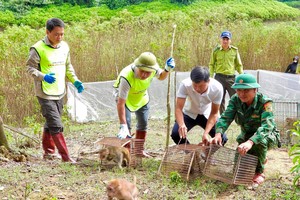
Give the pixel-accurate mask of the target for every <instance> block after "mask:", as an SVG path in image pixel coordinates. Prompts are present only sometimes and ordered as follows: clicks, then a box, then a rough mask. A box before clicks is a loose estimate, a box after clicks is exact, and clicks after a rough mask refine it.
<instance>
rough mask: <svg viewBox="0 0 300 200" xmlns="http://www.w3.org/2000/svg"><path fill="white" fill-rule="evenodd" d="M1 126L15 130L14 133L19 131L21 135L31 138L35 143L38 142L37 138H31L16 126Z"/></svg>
mask: <svg viewBox="0 0 300 200" xmlns="http://www.w3.org/2000/svg"><path fill="white" fill-rule="evenodd" d="M3 127H4V128H6V129H9V130H11V131H14V132H16V133H19V134H20V135H23V136H25V137H28V138H30V139H32V140H33V141H34V142H36V143H37V144H39V143H40V142H39V141H38V140H37V139H35V138H33V137H31V136H29V135H27V134H26V133H23V132H22V131H20V130H19V129H17V128H14V127H11V126H9V125H6V124H3Z"/></svg>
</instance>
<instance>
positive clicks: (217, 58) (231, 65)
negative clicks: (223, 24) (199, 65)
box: [209, 31, 243, 114]
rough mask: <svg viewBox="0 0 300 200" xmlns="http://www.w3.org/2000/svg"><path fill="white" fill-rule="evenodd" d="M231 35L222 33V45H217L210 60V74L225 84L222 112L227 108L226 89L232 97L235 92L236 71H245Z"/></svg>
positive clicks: (227, 32) (226, 32) (225, 32)
mask: <svg viewBox="0 0 300 200" xmlns="http://www.w3.org/2000/svg"><path fill="white" fill-rule="evenodd" d="M231 36H232V35H231V33H230V32H229V31H224V32H222V33H221V39H220V40H221V45H217V47H216V48H215V49H214V50H213V52H212V54H211V57H210V61H209V73H210V76H211V77H215V79H216V80H217V81H219V82H220V83H221V84H222V85H223V98H222V103H221V106H220V113H221V114H222V113H223V112H224V110H225V95H226V91H227V92H228V94H229V96H230V97H231V96H232V95H234V94H235V90H234V89H232V88H231V86H232V84H233V83H234V78H235V71H237V72H238V73H239V74H242V73H243V65H242V61H241V58H240V54H239V52H238V48H237V47H234V46H232V45H230V43H231ZM214 74H215V76H214Z"/></svg>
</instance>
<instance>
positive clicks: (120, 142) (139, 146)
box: [98, 137, 145, 167]
mask: <svg viewBox="0 0 300 200" xmlns="http://www.w3.org/2000/svg"><path fill="white" fill-rule="evenodd" d="M144 141H145V140H144V139H135V138H125V139H120V138H117V137H104V138H103V139H101V140H100V141H99V142H98V144H99V145H102V148H105V147H107V146H118V147H120V146H121V147H126V148H128V149H129V151H130V157H131V161H130V164H129V165H130V167H137V166H141V165H142V155H143V153H142V152H143V150H144ZM102 165H103V166H110V165H111V162H109V161H103V162H102Z"/></svg>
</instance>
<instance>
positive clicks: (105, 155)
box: [99, 146, 130, 169]
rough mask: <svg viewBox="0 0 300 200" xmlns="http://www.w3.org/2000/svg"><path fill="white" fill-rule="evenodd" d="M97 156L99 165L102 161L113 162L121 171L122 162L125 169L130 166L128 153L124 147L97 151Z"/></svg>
mask: <svg viewBox="0 0 300 200" xmlns="http://www.w3.org/2000/svg"><path fill="white" fill-rule="evenodd" d="M99 156H100V160H101V164H102V161H103V160H107V161H111V160H113V161H114V162H115V163H117V165H118V167H119V168H120V169H122V164H123V162H124V163H125V166H127V167H129V165H130V153H129V150H128V149H127V148H125V147H115V146H108V147H106V148H103V149H101V150H100V151H99Z"/></svg>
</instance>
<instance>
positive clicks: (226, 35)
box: [221, 31, 231, 39]
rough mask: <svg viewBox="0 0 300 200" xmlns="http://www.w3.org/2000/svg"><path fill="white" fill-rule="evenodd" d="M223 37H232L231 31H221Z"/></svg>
mask: <svg viewBox="0 0 300 200" xmlns="http://www.w3.org/2000/svg"><path fill="white" fill-rule="evenodd" d="M221 38H229V39H231V33H230V32H229V31H224V32H222V33H221Z"/></svg>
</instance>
